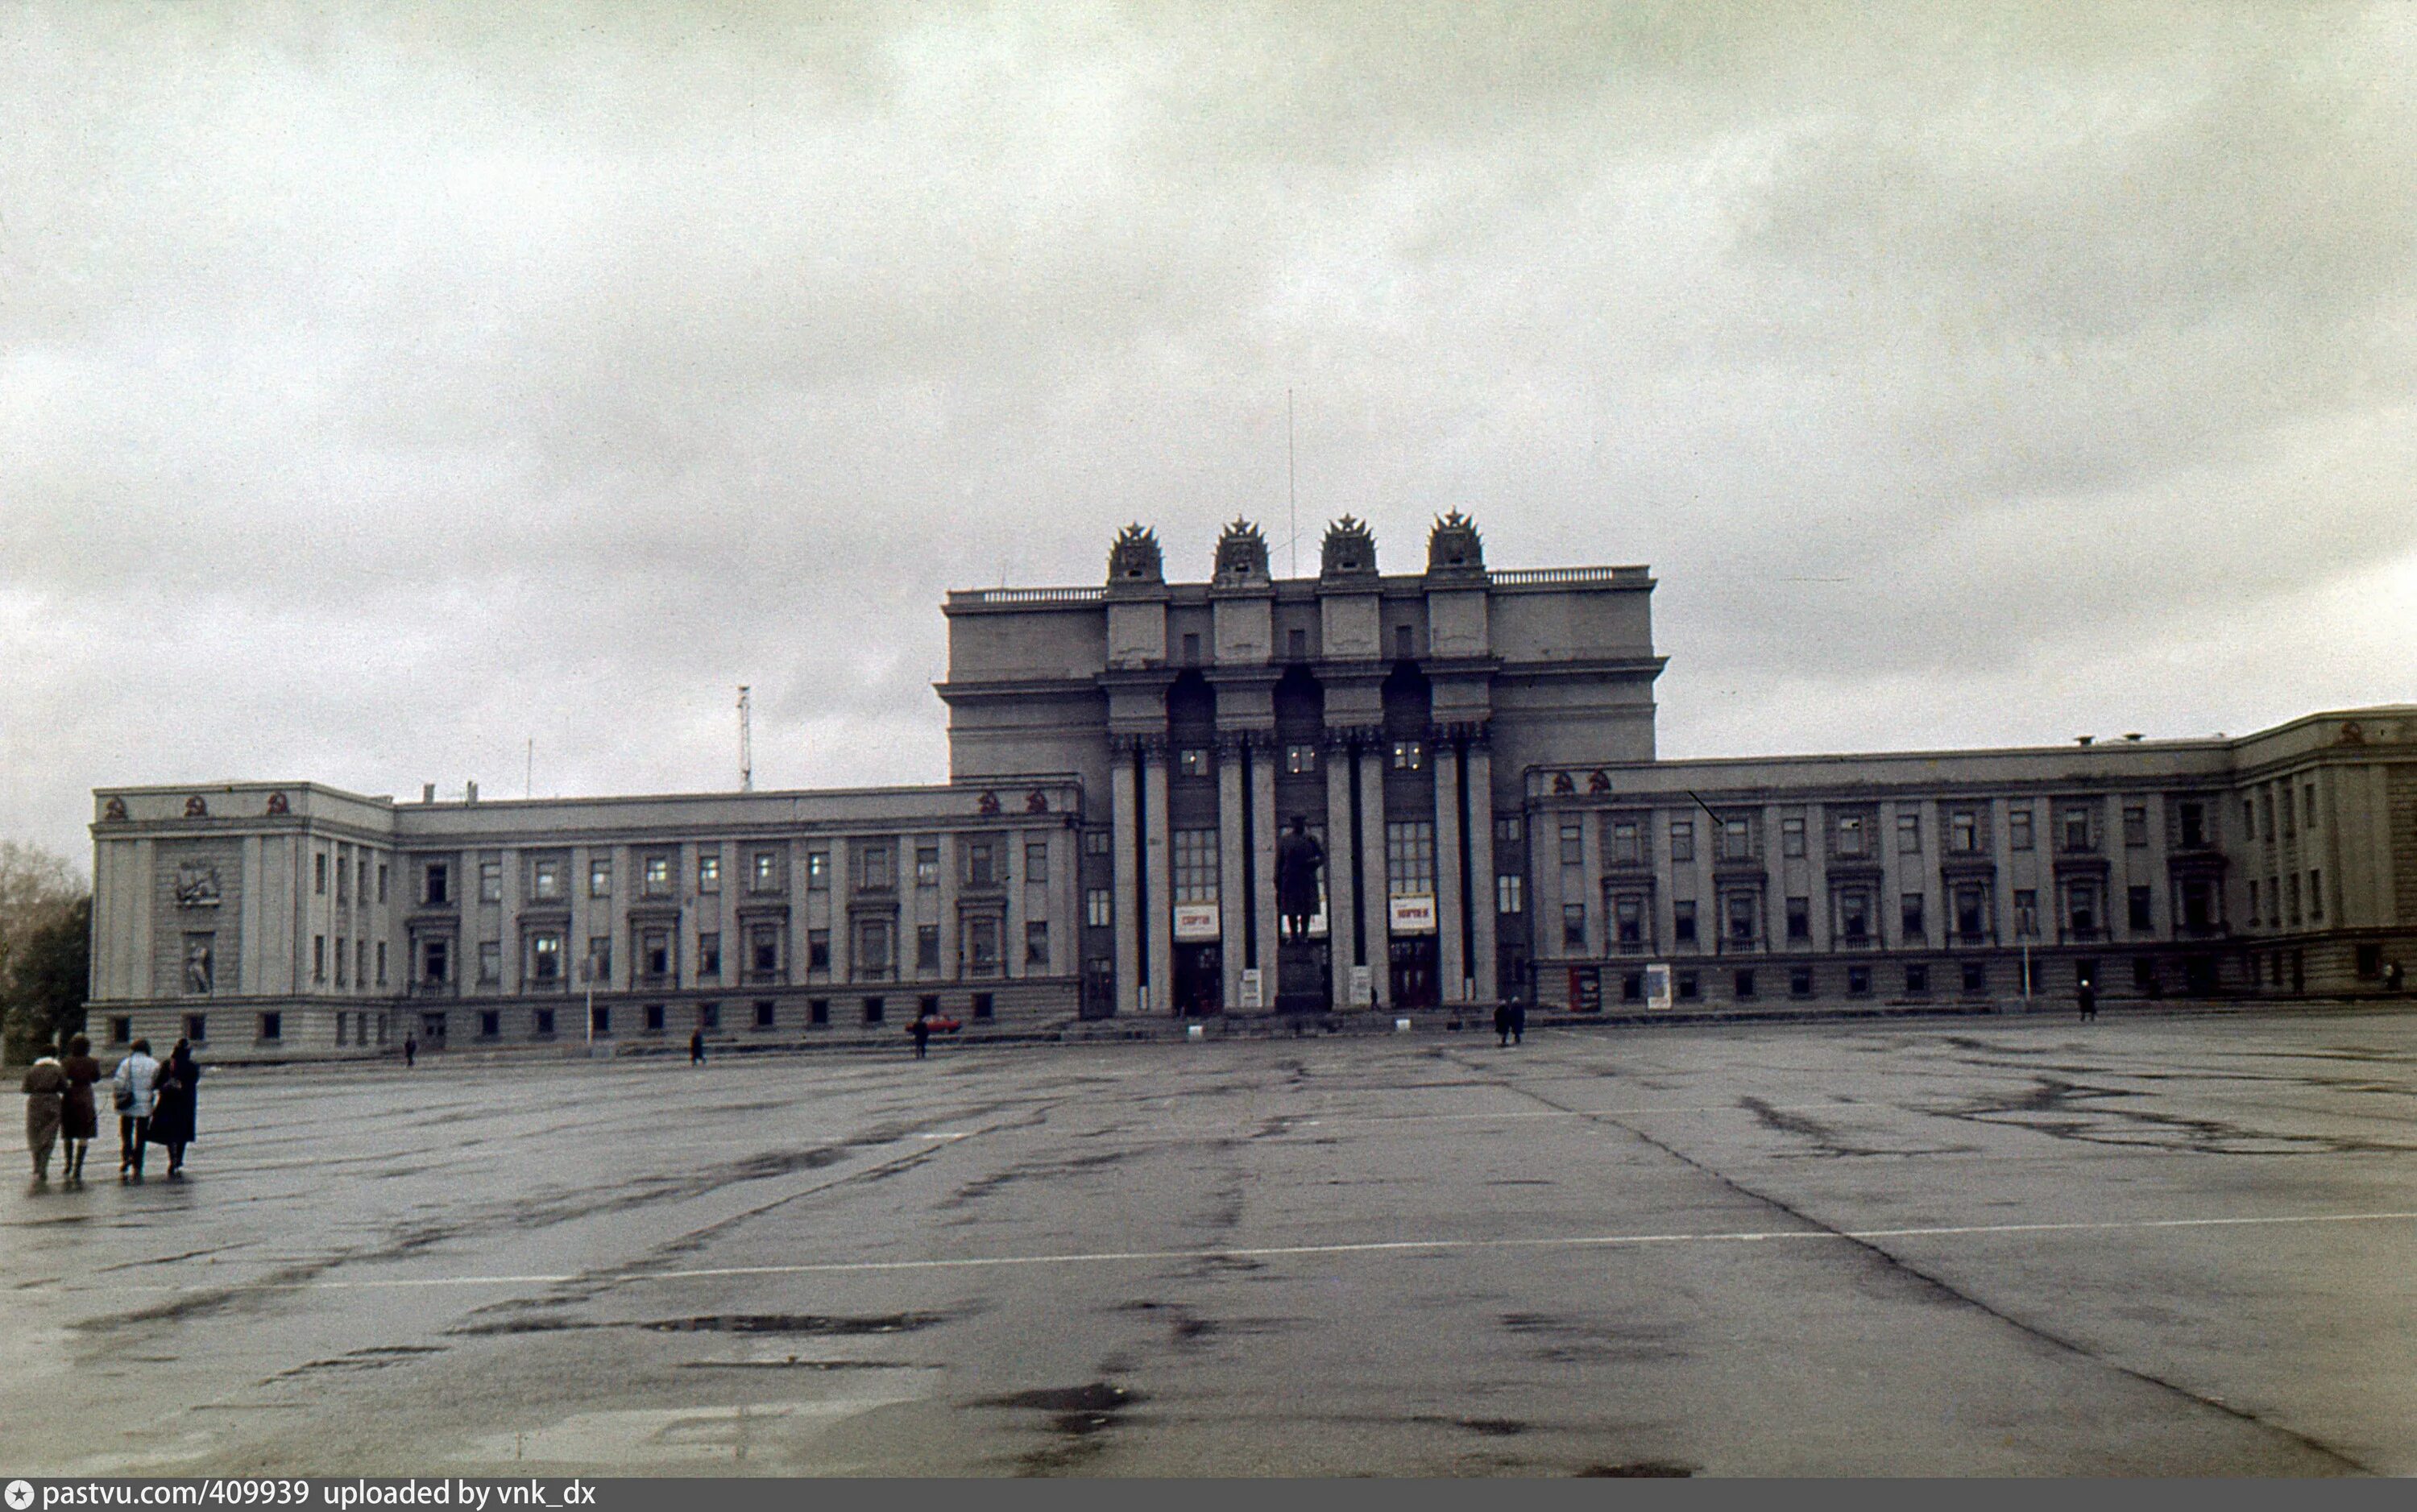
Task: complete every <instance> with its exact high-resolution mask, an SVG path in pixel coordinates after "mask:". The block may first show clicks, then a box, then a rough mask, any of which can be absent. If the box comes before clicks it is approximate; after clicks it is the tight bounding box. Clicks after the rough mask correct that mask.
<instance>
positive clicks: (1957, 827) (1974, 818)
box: [1947, 809, 1981, 855]
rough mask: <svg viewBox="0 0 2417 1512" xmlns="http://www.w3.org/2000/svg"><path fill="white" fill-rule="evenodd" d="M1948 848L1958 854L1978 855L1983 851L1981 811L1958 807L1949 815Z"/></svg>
mask: <svg viewBox="0 0 2417 1512" xmlns="http://www.w3.org/2000/svg"><path fill="white" fill-rule="evenodd" d="M1947 848H1948V850H1949V851H1951V852H1953V854H1957V855H1977V854H1980V851H1981V813H1980V810H1979V809H1953V810H1951V811H1950V812H1949V813H1948V815H1947Z"/></svg>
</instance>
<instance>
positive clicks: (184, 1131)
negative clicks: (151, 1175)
mask: <svg viewBox="0 0 2417 1512" xmlns="http://www.w3.org/2000/svg"><path fill="white" fill-rule="evenodd" d="M201 1080H202V1068H201V1067H200V1066H196V1065H194V1064H193V1046H192V1042H191V1041H190V1040H184V1039H180V1040H178V1041H176V1048H175V1050H172V1051H169V1052H168V1059H167V1062H166V1064H165V1065H163V1066H160V1087H159V1091H158V1094H157V1095H156V1096H154V1098H153V1099H152V1103H151V1127H150V1129H149V1131H148V1132H147V1133H146V1134H145V1135H144V1138H145V1139H147V1140H149V1141H150V1142H152V1143H154V1144H164V1145H166V1146H167V1147H168V1174H169V1175H171V1176H181V1175H183V1174H184V1172H185V1146H186V1145H188V1144H190V1143H191V1142H193V1122H194V1113H195V1112H196V1111H197V1108H198V1103H197V1100H196V1097H195V1096H194V1094H195V1092H196V1090H197V1085H198V1083H199V1082H200V1081H201Z"/></svg>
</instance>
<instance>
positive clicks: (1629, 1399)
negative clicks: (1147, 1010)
mask: <svg viewBox="0 0 2417 1512" xmlns="http://www.w3.org/2000/svg"><path fill="white" fill-rule="evenodd" d="M112 1132H114V1131H112ZM113 1154H114V1148H113V1145H112V1142H111V1140H109V1139H106V1138H105V1139H104V1140H103V1141H102V1142H100V1147H99V1149H98V1150H97V1151H96V1158H95V1160H94V1162H93V1169H94V1170H96V1171H99V1172H102V1174H103V1176H104V1178H105V1179H104V1180H102V1181H98V1182H94V1183H92V1184H90V1185H89V1186H88V1187H85V1188H84V1189H82V1190H61V1189H60V1188H59V1187H56V1186H55V1185H53V1187H50V1188H48V1189H46V1190H41V1191H30V1190H28V1189H27V1188H26V1187H23V1184H22V1177H20V1178H18V1180H17V1181H15V1182H12V1184H10V1185H9V1186H8V1187H7V1188H6V1189H5V1190H0V1288H5V1293H6V1296H7V1299H8V1300H7V1309H8V1310H7V1321H8V1327H7V1328H6V1329H5V1330H0V1339H5V1342H0V1464H5V1465H6V1466H7V1467H8V1471H9V1473H10V1474H137V1473H153V1474H244V1473H261V1472H280V1473H301V1472H312V1473H321V1474H445V1473H452V1474H479V1473H497V1474H513V1473H520V1474H570V1473H588V1474H729V1473H738V1474H750V1473H755V1474H1362V1473H1367V1474H1399V1475H1431V1474H1541V1475H1564V1474H2227V1475H2229V1474H2360V1473H2382V1474H2410V1473H2417V1363H2412V1362H2417V1018H2395V1017H2392V1016H2389V1015H2382V1014H2355V1013H2309V1014H2300V1015H2265V1014H2259V1015H2236V1014H2222V1015H2202V1016H2193V1017H2172V1018H2162V1019H2157V1018H2146V1017H2140V1018H2128V1017H2115V1016H2109V1017H2107V1018H2105V1019H2102V1020H2101V1021H2098V1022H2097V1023H2094V1024H2090V1025H2075V1024H2074V1023H2072V1022H2071V1021H2054V1020H2046V1019H2030V1020H2012V1021H1984V1022H1982V1023H1980V1024H1978V1025H1976V1024H1975V1023H1974V1022H1973V1021H1969V1020H1961V1021H1954V1022H1953V1023H1952V1024H1947V1023H1941V1024H1938V1025H1928V1024H1921V1023H1906V1022H1892V1023H1889V1024H1887V1025H1884V1026H1842V1025H1807V1026H1744V1025H1741V1026H1726V1027H1700V1028H1672V1029H1634V1030H1613V1031H1539V1032H1532V1033H1531V1034H1530V1035H1529V1036H1528V1043H1527V1044H1526V1045H1525V1046H1524V1047H1514V1048H1512V1049H1509V1050H1501V1049H1497V1047H1496V1046H1495V1045H1494V1044H1493V1042H1492V1036H1489V1035H1452V1034H1428V1035H1420V1036H1390V1037H1379V1036H1366V1037H1348V1038H1331V1039H1315V1038H1312V1039H1303V1040H1257V1041H1244V1040H1238V1041H1230V1042H1226V1041H1214V1040H1212V1041H1209V1042H1207V1043H1203V1044H1183V1043H1176V1044H1101V1045H1092V1046H1067V1047H1048V1048H993V1049H985V1048H981V1047H976V1046H964V1047H958V1046H948V1047H943V1048H942V1049H941V1050H939V1051H937V1052H936V1053H935V1057H934V1058H933V1059H932V1060H930V1061H928V1062H924V1063H920V1064H918V1063H915V1062H913V1061H911V1060H909V1059H907V1058H906V1057H905V1056H904V1054H903V1053H901V1054H899V1055H897V1056H894V1057H874V1056H865V1055H852V1056H851V1055H829V1054H816V1055H750V1056H744V1057H729V1058H725V1059H722V1060H718V1061H716V1062H714V1063H712V1064H710V1065H708V1066H705V1067H703V1068H692V1067H691V1066H688V1065H687V1064H686V1063H685V1061H684V1060H679V1059H671V1058H666V1059H661V1060H622V1061H616V1062H610V1063H603V1062H598V1063H588V1062H563V1061H551V1060H547V1061H539V1060H531V1061H528V1062H525V1063H521V1064H494V1063H487V1064H479V1065H469V1064H454V1065H447V1064H445V1063H444V1062H443V1060H442V1058H441V1057H431V1058H428V1059H425V1060H423V1062H422V1064H421V1066H420V1067H419V1068H418V1070H416V1071H411V1072H405V1071H403V1069H402V1068H401V1067H400V1066H341V1067H336V1066H330V1067H292V1068H281V1069H275V1070H247V1069H238V1068H222V1069H220V1071H218V1072H217V1073H216V1074H214V1075H213V1076H212V1077H211V1079H210V1080H209V1081H207V1082H205V1097H204V1103H203V1108H202V1139H201V1142H199V1143H198V1144H197V1145H196V1146H195V1147H194V1152H193V1157H192V1167H191V1170H192V1176H191V1179H190V1180H188V1181H184V1182H179V1183H175V1184H171V1183H168V1182H165V1181H162V1180H160V1179H159V1178H158V1177H157V1176H156V1175H155V1176H154V1177H153V1179H152V1180H151V1181H149V1182H148V1183H146V1184H144V1185H143V1186H140V1187H121V1186H120V1185H118V1184H117V1182H116V1181H115V1180H114V1176H111V1174H110V1172H109V1171H108V1170H104V1166H107V1167H111V1168H114V1160H112V1159H111V1158H110V1157H111V1156H112V1155H113Z"/></svg>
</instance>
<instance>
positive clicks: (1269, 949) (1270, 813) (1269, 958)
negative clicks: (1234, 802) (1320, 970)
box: [1250, 745, 1284, 1013]
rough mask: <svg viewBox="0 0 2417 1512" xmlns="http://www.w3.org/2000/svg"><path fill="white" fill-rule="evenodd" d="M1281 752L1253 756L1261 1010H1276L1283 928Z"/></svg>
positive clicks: (1267, 749)
mask: <svg viewBox="0 0 2417 1512" xmlns="http://www.w3.org/2000/svg"><path fill="white" fill-rule="evenodd" d="M1279 750H1280V748H1278V747H1276V746H1274V745H1265V746H1261V747H1259V748H1256V749H1255V750H1254V751H1253V752H1252V753H1251V779H1250V790H1251V792H1250V804H1251V857H1250V867H1251V875H1252V882H1253V887H1254V890H1255V894H1256V902H1257V913H1258V916H1259V919H1258V923H1259V959H1258V960H1256V961H1255V962H1252V963H1251V964H1255V965H1256V966H1257V967H1258V968H1259V1009H1260V1011H1261V1012H1263V1013H1272V1012H1274V1011H1275V1006H1276V975H1277V962H1276V947H1277V945H1279V944H1280V943H1281V941H1282V938H1283V934H1282V931H1283V929H1284V925H1283V922H1282V919H1281V917H1280V916H1279V914H1278V911H1277V908H1276V839H1277V827H1276V762H1277V761H1278V760H1279V754H1278V753H1279Z"/></svg>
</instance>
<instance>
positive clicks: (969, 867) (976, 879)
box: [965, 839, 1006, 887]
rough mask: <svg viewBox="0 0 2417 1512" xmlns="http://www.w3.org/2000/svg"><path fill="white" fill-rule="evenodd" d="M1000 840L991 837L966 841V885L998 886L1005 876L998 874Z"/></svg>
mask: <svg viewBox="0 0 2417 1512" xmlns="http://www.w3.org/2000/svg"><path fill="white" fill-rule="evenodd" d="M998 870H999V869H998V842H997V841H996V840H991V839H980V840H968V841H966V842H965V885H966V886H968V887H996V886H997V885H999V884H1000V883H1001V882H1003V881H1004V880H1006V879H1004V878H1002V877H1001V876H1000V875H999V874H998Z"/></svg>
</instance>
